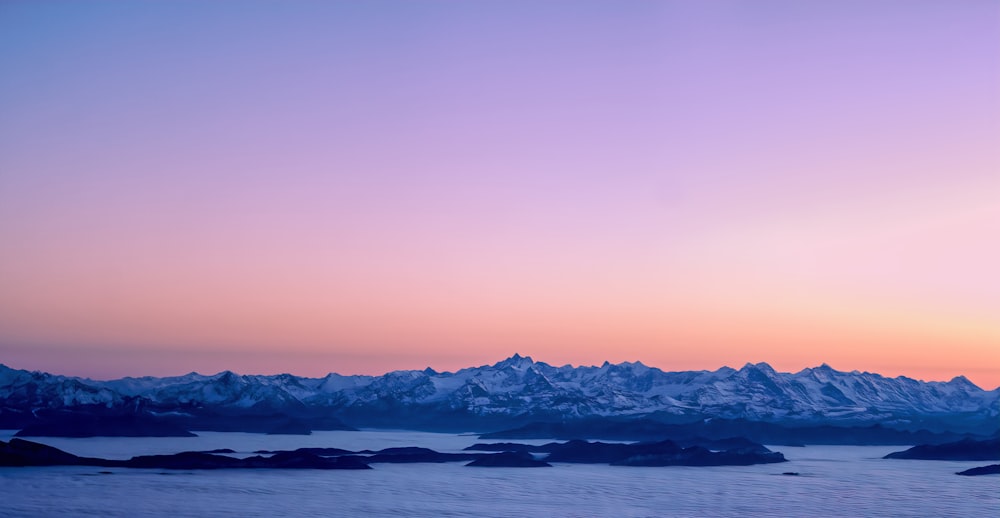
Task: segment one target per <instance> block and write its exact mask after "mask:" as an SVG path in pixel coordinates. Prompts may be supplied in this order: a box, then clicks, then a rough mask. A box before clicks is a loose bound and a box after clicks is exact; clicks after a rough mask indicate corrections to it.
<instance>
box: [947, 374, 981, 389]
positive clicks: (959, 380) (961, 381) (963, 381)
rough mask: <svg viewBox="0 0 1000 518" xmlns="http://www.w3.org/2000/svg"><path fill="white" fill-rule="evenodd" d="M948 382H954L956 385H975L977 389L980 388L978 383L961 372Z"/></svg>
mask: <svg viewBox="0 0 1000 518" xmlns="http://www.w3.org/2000/svg"><path fill="white" fill-rule="evenodd" d="M948 383H952V384H955V385H962V386H963V387H970V388H971V387H975V388H977V389H978V388H980V387H979V385H976V384H975V383H973V382H972V381H971V380H969V378H966V377H965V376H963V375H961V374H960V375H958V376H955V377H954V378H952V379H951V380H950V381H948Z"/></svg>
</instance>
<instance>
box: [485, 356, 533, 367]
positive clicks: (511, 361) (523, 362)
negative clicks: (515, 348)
mask: <svg viewBox="0 0 1000 518" xmlns="http://www.w3.org/2000/svg"><path fill="white" fill-rule="evenodd" d="M534 363H535V361H534V360H532V359H531V356H521V355H520V354H517V353H514V355H513V356H511V357H510V358H507V359H506V360H503V361H501V362H497V363H496V364H495V365H493V366H494V367H496V368H498V369H502V368H504V367H519V368H521V367H523V368H527V367H529V366H531V365H533V364H534Z"/></svg>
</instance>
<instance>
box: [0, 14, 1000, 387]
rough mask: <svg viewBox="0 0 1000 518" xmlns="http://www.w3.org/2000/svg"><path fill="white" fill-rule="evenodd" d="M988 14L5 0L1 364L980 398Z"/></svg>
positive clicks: (990, 164) (992, 185)
mask: <svg viewBox="0 0 1000 518" xmlns="http://www.w3.org/2000/svg"><path fill="white" fill-rule="evenodd" d="M998 265H1000V2H997V1H996V0H990V1H963V0H957V1H919V0H907V1H869V0H865V1H844V0H836V1H833V0H831V1H827V2H821V1H816V2H801V1H792V0H789V1H767V0H762V1H745V2H721V1H720V2H702V1H690V2H668V1H662V2H655V1H620V0H616V1H607V2H593V1H573V2H558V1H525V2H511V1H503V2H458V1H454V2H429V1H422V2H404V1H394V2H372V1H365V2H247V1H241V2H178V1H171V2H46V1H30V2H28V1H25V2H17V1H7V2H3V3H0V362H2V363H5V364H8V365H10V366H13V367H17V368H28V369H40V370H45V371H49V372H55V373H62V374H72V375H82V376H91V377H97V378H106V377H117V376H123V375H167V374H180V373H184V372H188V371H192V370H198V371H201V372H215V371H219V370H222V369H232V370H236V371H238V372H244V373H275V372H292V373H295V374H300V375H314V376H318V375H323V374H325V373H327V372H330V371H334V372H340V373H345V374H347V373H368V374H380V373H383V372H386V371H388V370H393V369H400V368H423V367H425V366H428V365H429V366H432V367H434V368H436V369H439V370H449V369H456V368H460V367H465V366H470V365H480V364H484V363H492V362H495V361H498V360H500V359H502V358H504V357H507V356H509V355H510V354H513V353H514V352H519V353H521V354H529V355H531V356H533V357H534V358H535V359H536V360H541V361H546V362H548V363H552V364H557V365H560V364H564V363H572V364H599V363H601V362H603V361H604V360H609V361H612V362H618V361H624V360H641V361H643V362H644V363H647V364H650V365H655V366H657V367H660V368H663V369H665V370H681V369H715V368H718V367H720V366H722V365H730V366H735V367H739V366H741V365H743V364H744V363H746V362H758V361H766V362H769V363H770V364H771V365H773V366H774V367H775V368H777V369H779V370H785V371H795V370H799V369H801V368H804V367H807V366H815V365H818V364H820V363H822V362H826V363H829V364H830V365H832V366H833V367H835V368H838V369H841V370H854V369H857V370H868V371H875V372H880V373H883V374H886V375H892V376H896V375H907V376H910V377H914V378H919V379H926V380H947V379H950V378H951V377H953V376H956V375H960V374H964V375H966V376H968V377H969V378H970V379H971V380H972V381H974V382H976V383H977V384H979V385H980V386H983V387H985V388H993V387H996V386H1000V268H998Z"/></svg>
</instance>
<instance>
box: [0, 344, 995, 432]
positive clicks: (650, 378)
mask: <svg viewBox="0 0 1000 518" xmlns="http://www.w3.org/2000/svg"><path fill="white" fill-rule="evenodd" d="M130 401H132V402H135V401H139V402H141V403H142V405H144V408H149V409H150V410H152V411H159V412H174V411H179V409H209V410H211V409H216V410H220V411H224V412H230V413H231V412H257V413H265V412H271V413H283V412H288V411H289V409H306V410H309V411H311V412H315V413H318V414H321V415H336V416H352V415H354V416H357V415H360V416H370V415H380V416H390V417H391V416H392V415H397V414H400V413H402V414H405V415H426V416H435V415H448V416H454V415H467V416H481V417H489V418H495V417H498V416H507V417H519V418H522V417H532V416H544V417H545V418H548V419H551V418H556V419H570V418H578V417H597V416H643V415H651V414H655V415H674V416H680V417H683V418H684V419H689V418H701V417H722V418H743V419H755V420H774V421H796V420H798V421H808V422H842V421H850V422H863V423H872V422H885V420H887V419H890V418H891V419H913V418H914V416H949V415H963V416H966V417H968V416H972V418H975V419H981V420H983V421H984V422H990V421H989V420H990V419H992V420H993V421H992V422H995V420H996V419H997V418H1000V391H989V392H987V391H984V390H982V389H980V388H979V387H977V386H975V385H974V384H973V383H971V382H970V381H969V380H968V379H966V378H964V377H961V376H959V377H956V378H955V379H952V380H951V381H948V382H927V383H925V382H921V381H917V380H913V379H910V378H905V377H899V378H886V377H883V376H881V375H879V374H872V373H867V372H864V373H859V372H857V371H855V372H841V371H837V370H836V369H833V368H832V367H830V366H829V365H826V364H823V365H820V366H818V367H813V368H807V369H803V370H802V371H800V372H797V373H781V372H777V371H775V370H774V369H773V368H772V367H771V366H770V365H768V364H767V363H763V362H761V363H747V364H746V365H744V366H743V367H742V368H740V369H739V370H736V369H732V368H729V367H723V368H720V369H718V370H716V371H682V372H664V371H662V370H660V369H658V368H656V367H649V366H646V365H643V364H642V363H640V362H623V363H618V364H612V363H609V362H604V363H603V364H602V365H601V366H600V367H597V366H580V367H572V366H569V365H565V366H562V367H553V366H551V365H548V364H546V363H543V362H535V361H534V360H532V359H531V358H530V357H527V356H521V355H519V354H514V355H513V356H511V357H510V358H507V359H505V360H502V361H500V362H497V363H495V364H493V365H482V366H479V367H469V368H465V369H461V370H459V371H457V372H438V371H435V370H434V369H432V368H429V367H428V368H426V369H424V370H406V371H395V372H390V373H388V374H385V375H382V376H343V375H340V374H335V373H331V374H329V375H327V376H325V377H323V378H304V377H298V376H294V375H291V374H279V375H273V376H265V375H240V374H237V373H234V372H232V371H223V372H220V373H218V374H214V375H208V376H206V375H201V374H197V373H190V374H187V375H184V376H176V377H168V378H152V377H144V378H122V379H119V380H111V381H93V380H87V379H79V378H68V377H63V376H53V375H50V374H46V373H38V372H34V373H33V372H28V371H20V370H14V369H11V368H9V367H6V366H0V411H3V410H4V409H12V410H14V411H17V412H28V411H33V410H35V409H38V408H52V409H58V408H76V407H81V406H85V405H104V406H107V407H109V408H111V407H116V406H119V405H126V404H129V403H128V402H130ZM429 418H431V419H433V417H429ZM964 418H965V417H963V419H964Z"/></svg>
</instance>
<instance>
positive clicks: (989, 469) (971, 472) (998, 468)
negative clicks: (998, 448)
mask: <svg viewBox="0 0 1000 518" xmlns="http://www.w3.org/2000/svg"><path fill="white" fill-rule="evenodd" d="M955 474H956V475H963V476H966V477H976V476H979V475H1000V464H990V465H989V466H979V467H978V468H972V469H967V470H965V471H959V472H958V473H955Z"/></svg>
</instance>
